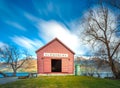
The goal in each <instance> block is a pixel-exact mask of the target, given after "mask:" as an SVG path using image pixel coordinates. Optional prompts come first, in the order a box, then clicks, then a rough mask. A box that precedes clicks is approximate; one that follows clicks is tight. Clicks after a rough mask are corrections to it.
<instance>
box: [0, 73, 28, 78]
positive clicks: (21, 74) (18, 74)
mask: <svg viewBox="0 0 120 88" xmlns="http://www.w3.org/2000/svg"><path fill="white" fill-rule="evenodd" d="M5 73H6V74H7V75H8V76H12V75H13V73H12V72H5ZM28 74H29V73H28V72H18V73H17V74H16V75H17V77H19V76H28ZM0 78H3V76H2V75H1V74H0Z"/></svg>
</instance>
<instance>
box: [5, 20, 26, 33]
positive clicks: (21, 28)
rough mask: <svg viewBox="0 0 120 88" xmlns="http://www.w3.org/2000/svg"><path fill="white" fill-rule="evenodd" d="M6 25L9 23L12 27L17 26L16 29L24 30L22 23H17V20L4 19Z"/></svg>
mask: <svg viewBox="0 0 120 88" xmlns="http://www.w3.org/2000/svg"><path fill="white" fill-rule="evenodd" d="M5 22H6V23H7V24H8V25H11V26H13V27H15V28H17V29H19V30H23V31H25V30H26V28H25V27H23V26H22V25H20V24H19V23H17V22H13V21H5Z"/></svg>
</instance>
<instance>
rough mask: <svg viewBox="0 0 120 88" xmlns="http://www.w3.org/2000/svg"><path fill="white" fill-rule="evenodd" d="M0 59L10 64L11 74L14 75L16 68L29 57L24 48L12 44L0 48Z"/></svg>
mask: <svg viewBox="0 0 120 88" xmlns="http://www.w3.org/2000/svg"><path fill="white" fill-rule="evenodd" d="M0 56H1V60H2V61H3V62H5V63H7V64H10V66H11V67H12V70H13V76H16V72H17V70H18V69H19V68H20V67H21V66H22V65H23V64H24V63H25V61H27V60H28V59H29V56H30V55H29V54H28V52H26V51H25V50H20V49H18V48H16V47H14V46H9V47H4V49H0Z"/></svg>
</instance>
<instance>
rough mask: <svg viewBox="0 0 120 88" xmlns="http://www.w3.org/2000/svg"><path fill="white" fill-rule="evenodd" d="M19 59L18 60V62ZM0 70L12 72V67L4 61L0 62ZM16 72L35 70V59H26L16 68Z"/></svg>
mask: <svg viewBox="0 0 120 88" xmlns="http://www.w3.org/2000/svg"><path fill="white" fill-rule="evenodd" d="M20 62H21V61H19V63H20ZM0 71H2V72H12V68H11V67H10V66H9V65H8V64H5V63H0ZM18 72H37V60H36V59H30V60H28V61H26V62H25V63H24V64H23V66H22V67H21V68H20V69H18Z"/></svg>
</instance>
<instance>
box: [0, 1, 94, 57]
mask: <svg viewBox="0 0 120 88" xmlns="http://www.w3.org/2000/svg"><path fill="white" fill-rule="evenodd" d="M95 1H96V0H0V36H1V37H0V47H2V46H4V45H7V44H15V45H16V46H18V47H22V48H25V49H27V50H29V51H30V53H31V54H33V55H35V53H34V52H35V50H37V49H38V48H40V47H41V46H43V45H45V44H46V43H47V42H49V41H51V40H52V39H53V38H55V37H57V38H59V39H60V40H61V41H62V42H63V43H64V44H66V45H67V46H68V47H70V48H71V49H72V50H73V51H75V52H76V53H77V54H81V55H83V54H86V53H87V52H88V50H87V48H86V47H85V46H84V45H82V44H80V41H79V35H78V34H79V31H80V30H81V29H80V25H79V22H80V19H81V18H82V16H83V14H84V13H85V12H86V11H87V10H88V8H89V7H91V6H93V5H95V3H96V2H95Z"/></svg>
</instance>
